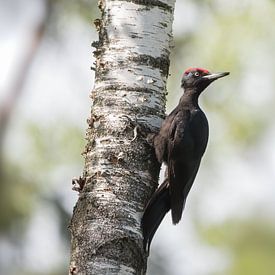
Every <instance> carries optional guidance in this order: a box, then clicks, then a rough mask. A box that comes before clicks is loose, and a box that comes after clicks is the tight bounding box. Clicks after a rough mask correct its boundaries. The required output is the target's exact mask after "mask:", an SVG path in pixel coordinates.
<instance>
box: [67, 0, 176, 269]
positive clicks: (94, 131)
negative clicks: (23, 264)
mask: <svg viewBox="0 0 275 275" xmlns="http://www.w3.org/2000/svg"><path fill="white" fill-rule="evenodd" d="M174 2H175V0H162V1H158V0H151V1H149V0H131V1H127V0H124V1H122V0H120V1H117V0H114V1H112V0H105V1H100V3H99V5H100V9H101V11H102V19H101V20H97V21H96V26H97V28H98V30H99V41H98V42H96V43H93V45H94V46H95V47H96V48H97V49H96V51H95V53H94V54H95V56H96V57H97V60H96V80H95V86H94V89H93V91H92V94H91V98H92V99H93V106H92V111H91V118H90V119H89V121H88V122H89V128H88V130H87V146H86V150H85V152H84V157H85V167H84V172H83V177H82V178H83V182H85V185H84V188H83V189H82V190H81V192H80V194H79V200H78V202H77V205H76V207H75V209H74V214H73V218H72V222H71V231H72V256H71V266H70V273H71V274H143V273H144V272H145V270H146V255H145V254H144V251H143V248H142V233H141V229H140V219H141V216H142V213H143V209H144V206H145V204H146V202H147V201H148V199H149V197H150V195H151V193H152V191H153V189H154V188H155V187H156V186H157V181H158V173H159V164H158V163H157V161H156V159H155V156H154V152H153V149H152V147H151V146H150V145H149V144H148V142H147V141H146V138H145V136H144V135H143V134H144V133H146V134H149V133H150V132H155V131H157V129H158V128H159V126H160V123H161V120H162V118H163V117H164V106H165V94H166V80H167V75H168V68H169V53H170V44H171V39H172V20H173V9H174Z"/></svg>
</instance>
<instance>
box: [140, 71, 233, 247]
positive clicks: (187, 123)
mask: <svg viewBox="0 0 275 275" xmlns="http://www.w3.org/2000/svg"><path fill="white" fill-rule="evenodd" d="M228 74H229V72H223V73H210V72H209V71H208V70H205V69H202V68H189V69H187V70H186V71H185V72H184V75H183V77H182V81H181V87H182V88H183V89H184V93H183V95H182V97H181V98H180V101H179V104H178V106H177V107H176V108H175V109H174V110H173V111H172V112H171V113H170V114H169V115H168V116H167V117H166V119H165V120H164V122H163V124H162V126H161V128H160V131H159V133H158V134H157V135H156V136H155V137H154V140H153V144H154V147H155V153H156V157H157V159H158V161H159V162H160V163H162V162H164V163H165V164H166V165H167V169H166V176H165V180H164V182H163V183H162V184H161V185H160V186H159V188H158V189H157V190H156V191H155V193H154V194H153V196H152V197H151V199H150V201H149V203H148V204H147V206H146V209H145V212H144V215H143V217H142V222H141V224H142V230H143V236H144V243H143V244H144V249H145V250H147V251H149V248H150V243H151V241H152V238H153V236H154V234H155V232H156V230H157V229H158V227H159V225H160V223H161V221H162V219H163V218H164V216H165V214H166V213H167V212H168V211H169V210H170V209H171V213H172V222H173V224H177V223H178V222H179V221H180V219H181V216H182V211H183V209H184V206H185V202H186V198H187V195H188V193H189V191H190V189H191V186H192V184H193V182H194V179H195V177H196V174H197V172H198V169H199V166H200V162H201V158H202V156H203V154H204V152H205V149H206V146H207V142H208V122H207V118H206V116H205V114H204V112H203V111H202V110H201V108H200V107H199V104H198V98H199V95H200V94H201V92H202V91H203V90H204V89H205V88H206V87H207V86H208V85H209V84H210V83H212V82H213V81H215V80H216V79H218V78H221V77H223V76H226V75H228Z"/></svg>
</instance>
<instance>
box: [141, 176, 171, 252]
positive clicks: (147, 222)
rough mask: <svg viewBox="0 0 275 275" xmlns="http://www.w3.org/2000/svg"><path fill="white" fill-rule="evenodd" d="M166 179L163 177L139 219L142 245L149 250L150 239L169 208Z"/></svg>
mask: <svg viewBox="0 0 275 275" xmlns="http://www.w3.org/2000/svg"><path fill="white" fill-rule="evenodd" d="M170 208H171V204H170V196H169V187H168V179H165V180H164V182H163V183H162V184H161V185H160V187H159V188H158V189H157V190H156V191H155V193H154V194H153V196H152V198H151V199H150V201H149V202H148V204H147V206H146V208H145V212H144V214H143V217H142V220H141V227H142V231H143V237H144V239H143V247H144V250H145V251H148V252H149V249H150V244H151V241H152V239H153V237H154V235H155V232H156V231H157V229H158V227H159V225H160V223H161V221H162V219H163V218H164V216H165V214H166V213H167V212H168V211H169V210H170Z"/></svg>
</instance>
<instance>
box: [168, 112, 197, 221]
mask: <svg viewBox="0 0 275 275" xmlns="http://www.w3.org/2000/svg"><path fill="white" fill-rule="evenodd" d="M190 123H191V114H190V111H188V110H180V111H179V112H178V113H177V114H176V115H175V116H174V119H173V121H172V123H171V125H170V129H169V137H168V141H167V151H168V180H169V188H170V189H169V191H170V197H171V212H172V221H173V223H174V224H176V223H178V222H179V221H180V219H181V215H182V211H183V208H184V204H185V200H186V197H187V195H188V193H189V191H190V188H191V186H192V183H193V181H194V179H195V176H196V174H197V171H198V168H199V164H200V159H199V160H193V159H192V157H191V156H192V152H193V150H194V141H193V139H192V137H191V136H190Z"/></svg>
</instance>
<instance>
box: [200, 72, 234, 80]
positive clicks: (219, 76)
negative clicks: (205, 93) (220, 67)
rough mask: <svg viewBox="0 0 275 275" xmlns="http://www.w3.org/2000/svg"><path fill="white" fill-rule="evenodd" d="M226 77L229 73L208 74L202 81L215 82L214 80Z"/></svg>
mask: <svg viewBox="0 0 275 275" xmlns="http://www.w3.org/2000/svg"><path fill="white" fill-rule="evenodd" d="M226 75H229V72H223V73H213V74H208V75H205V76H203V77H202V79H208V80H216V79H218V78H221V77H224V76H226Z"/></svg>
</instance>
